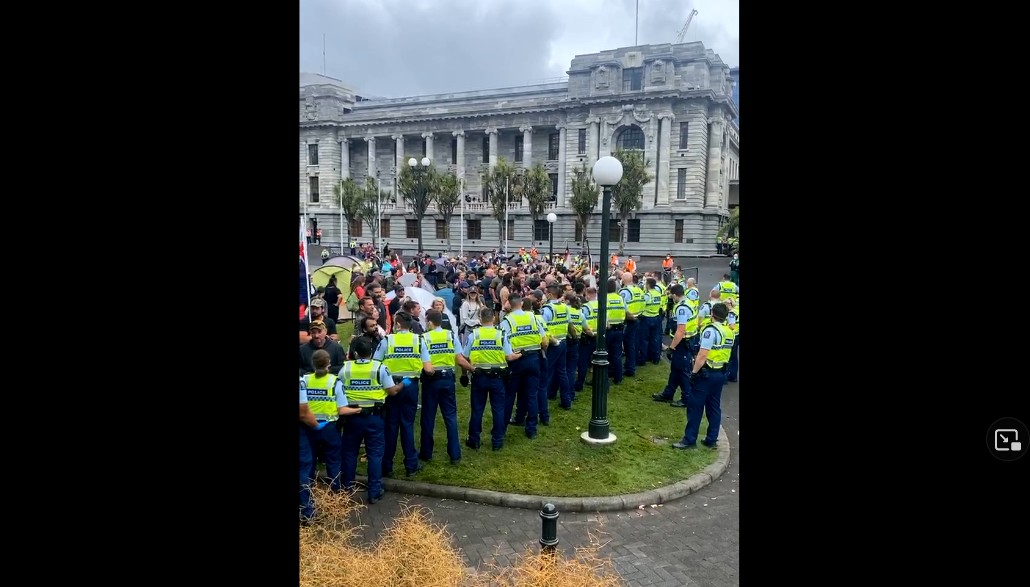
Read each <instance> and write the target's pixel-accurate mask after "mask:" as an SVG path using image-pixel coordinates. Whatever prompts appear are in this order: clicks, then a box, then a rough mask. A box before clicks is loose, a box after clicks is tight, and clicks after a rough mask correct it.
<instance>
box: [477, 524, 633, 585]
mask: <svg viewBox="0 0 1030 587" xmlns="http://www.w3.org/2000/svg"><path fill="white" fill-rule="evenodd" d="M603 546H604V544H603V543H602V542H601V541H600V539H599V535H598V534H594V533H591V534H590V545H589V546H585V547H581V548H577V549H576V553H575V555H574V556H573V557H572V558H565V557H562V556H560V555H549V554H545V553H542V552H539V550H536V549H534V548H528V549H527V550H526V552H525V553H524V554H522V555H521V556H519V557H518V560H517V561H516V562H515V564H514V565H513V566H511V567H507V568H505V567H492V572H491V573H490V575H491V577H490V578H489V579H488V580H486V581H485V582H480V583H479V584H478V585H477V587H479V586H482V587H487V586H488V585H489V586H491V587H493V586H497V587H550V586H555V585H557V586H560V587H619V586H620V585H622V584H623V582H622V578H621V577H619V575H618V573H616V572H615V566H614V565H613V564H612V562H611V560H610V559H607V558H602V557H601V556H599V555H598V551H600V549H601V548H602V547H603Z"/></svg>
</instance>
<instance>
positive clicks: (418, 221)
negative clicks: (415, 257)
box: [415, 216, 425, 254]
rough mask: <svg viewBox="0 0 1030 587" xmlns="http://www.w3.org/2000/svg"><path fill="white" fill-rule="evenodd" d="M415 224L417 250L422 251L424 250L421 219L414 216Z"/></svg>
mask: <svg viewBox="0 0 1030 587" xmlns="http://www.w3.org/2000/svg"><path fill="white" fill-rule="evenodd" d="M415 222H416V223H417V224H418V226H417V228H418V250H419V251H424V250H425V249H423V248H422V219H421V218H419V217H418V216H415ZM416 254H417V253H416Z"/></svg>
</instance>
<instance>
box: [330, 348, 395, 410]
mask: <svg viewBox="0 0 1030 587" xmlns="http://www.w3.org/2000/svg"><path fill="white" fill-rule="evenodd" d="M380 365H382V363H380V362H379V361H370V360H368V359H358V360H357V361H347V362H346V363H344V364H343V369H341V370H340V379H341V380H342V381H343V391H344V393H346V394H347V403H348V404H351V405H353V404H357V405H359V406H364V407H368V406H371V405H372V404H374V403H376V402H382V401H386V390H385V389H383V382H382V381H380V380H379V366H380ZM387 369H389V367H387Z"/></svg>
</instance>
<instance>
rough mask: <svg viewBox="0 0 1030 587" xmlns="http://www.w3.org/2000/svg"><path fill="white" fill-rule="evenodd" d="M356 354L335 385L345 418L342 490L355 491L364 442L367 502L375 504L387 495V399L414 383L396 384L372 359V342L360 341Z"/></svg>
mask: <svg viewBox="0 0 1030 587" xmlns="http://www.w3.org/2000/svg"><path fill="white" fill-rule="evenodd" d="M354 353H355V354H356V355H357V356H358V358H357V360H356V361H347V362H346V363H344V365H343V369H340V376H339V378H338V379H337V383H336V403H337V405H338V406H339V409H338V412H339V415H340V416H342V417H341V418H340V419H339V420H337V421H336V429H337V431H339V432H342V433H343V487H344V489H346V490H348V491H353V490H354V476H355V475H356V474H357V469H358V450H359V448H360V447H361V443H362V442H364V443H365V455H366V457H367V458H368V503H369V504H373V503H375V502H377V501H379V499H380V498H381V497H382V496H383V494H384V493H386V490H385V489H384V488H383V450H384V445H385V444H386V432H385V428H386V427H385V424H384V422H383V415H384V414H383V412H384V411H385V410H386V400H387V399H388V397H395V396H396V395H397V394H398V393H400V391H401V390H402V389H405V388H407V387H410V386H411V385H413V383H412V381H411V380H410V379H408V378H407V377H405V378H403V379H402V380H401V381H400V383H395V382H394V379H393V376H392V375H391V374H390V370H389V369H387V368H386V366H385V365H383V364H382V363H380V362H379V361H371V360H369V356H370V355H371V354H372V342H371V341H369V340H368V339H365V338H359V339H358V341H357V342H356V343H355V344H354ZM394 438H395V439H396V436H395V437H394ZM395 442H396V440H395Z"/></svg>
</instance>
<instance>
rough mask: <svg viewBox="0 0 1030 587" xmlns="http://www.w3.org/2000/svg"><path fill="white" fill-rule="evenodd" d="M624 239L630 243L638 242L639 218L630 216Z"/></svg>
mask: <svg viewBox="0 0 1030 587" xmlns="http://www.w3.org/2000/svg"><path fill="white" fill-rule="evenodd" d="M626 241H627V242H631V243H639V242H640V219H639V218H630V219H629V229H628V230H627V231H626Z"/></svg>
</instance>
